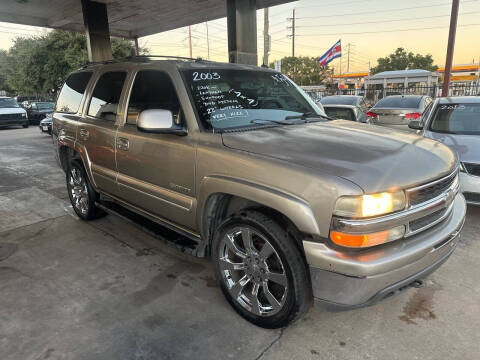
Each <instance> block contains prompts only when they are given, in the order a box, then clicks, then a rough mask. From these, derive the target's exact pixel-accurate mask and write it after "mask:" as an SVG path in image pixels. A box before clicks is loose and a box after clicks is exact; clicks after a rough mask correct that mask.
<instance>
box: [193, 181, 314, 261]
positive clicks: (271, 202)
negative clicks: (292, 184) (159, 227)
mask: <svg viewBox="0 0 480 360" xmlns="http://www.w3.org/2000/svg"><path fill="white" fill-rule="evenodd" d="M200 194H201V195H200V198H199V206H198V209H199V210H200V211H199V212H198V215H197V224H198V226H199V229H200V234H201V236H202V239H203V241H204V243H205V244H204V245H205V247H206V251H207V253H209V252H210V244H211V242H212V240H213V235H214V232H215V229H216V228H217V226H218V225H219V224H220V223H221V222H222V221H223V220H225V219H226V218H228V217H229V216H230V215H231V214H233V213H235V212H238V211H241V210H244V209H249V208H255V209H257V210H259V211H261V212H263V213H265V214H266V215H269V216H271V217H272V218H274V219H275V220H276V221H278V222H280V224H281V225H282V226H284V227H285V228H286V229H287V231H289V232H290V233H291V235H292V236H293V237H294V238H295V239H296V240H297V243H298V245H299V247H300V250H301V253H302V254H303V245H302V243H301V238H302V236H301V235H302V234H310V235H314V234H319V233H320V231H319V229H318V225H317V222H316V220H315V218H314V215H313V212H312V210H311V208H310V207H309V206H308V204H307V203H305V202H304V201H302V200H301V199H298V198H296V197H294V196H292V195H289V194H285V193H282V192H279V191H277V190H274V189H270V188H267V187H264V186H262V185H258V184H253V183H250V182H247V181H244V180H240V179H234V178H226V177H223V176H221V177H220V176H212V177H207V178H205V179H204V181H202V184H201V186H200Z"/></svg>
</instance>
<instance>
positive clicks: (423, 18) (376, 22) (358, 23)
mask: <svg viewBox="0 0 480 360" xmlns="http://www.w3.org/2000/svg"><path fill="white" fill-rule="evenodd" d="M473 14H480V11H472V12H464V13H460V15H473ZM443 17H450V15H436V16H422V17H416V18H411V17H408V18H402V19H393V20H385V21H366V22H365V21H361V22H353V23H336V24H317V25H300V26H297V28H312V27H314V28H316V27H329V26H346V25H364V24H382V23H390V22H397V21H405V20H408V21H412V20H425V19H436V18H443Z"/></svg>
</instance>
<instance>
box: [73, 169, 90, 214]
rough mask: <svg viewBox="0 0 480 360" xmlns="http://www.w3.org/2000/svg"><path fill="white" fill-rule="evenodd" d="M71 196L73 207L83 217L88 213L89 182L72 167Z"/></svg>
mask: <svg viewBox="0 0 480 360" xmlns="http://www.w3.org/2000/svg"><path fill="white" fill-rule="evenodd" d="M69 185H70V194H71V196H72V205H73V206H74V207H75V208H76V209H77V210H78V211H79V212H80V213H82V214H83V215H86V214H87V212H88V188H87V182H86V181H85V179H84V178H83V176H82V172H81V171H80V170H79V169H78V168H76V167H72V168H71V169H70V176H69Z"/></svg>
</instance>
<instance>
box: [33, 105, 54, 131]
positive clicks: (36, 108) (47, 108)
mask: <svg viewBox="0 0 480 360" xmlns="http://www.w3.org/2000/svg"><path fill="white" fill-rule="evenodd" d="M54 108H55V103H54V102H49V101H41V102H40V101H37V102H33V103H30V104H29V105H28V107H27V108H26V110H27V114H28V120H29V122H30V124H31V125H38V124H39V123H40V121H41V120H43V119H45V117H46V116H47V115H48V114H51V113H53V109H54Z"/></svg>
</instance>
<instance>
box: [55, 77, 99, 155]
mask: <svg viewBox="0 0 480 360" xmlns="http://www.w3.org/2000/svg"><path fill="white" fill-rule="evenodd" d="M92 75H93V72H92V71H79V72H75V73H73V74H71V75H70V76H69V77H68V78H67V80H66V81H65V83H64V84H63V86H62V90H61V91H60V94H59V95H58V99H57V103H56V105H55V110H54V113H53V124H52V134H53V140H54V142H55V143H57V142H60V143H63V144H65V145H67V146H69V147H71V148H74V143H75V140H76V136H77V126H78V120H79V119H81V117H82V116H81V113H82V107H83V101H84V94H85V90H86V88H87V85H88V84H89V81H90V79H91V78H92ZM56 145H58V144H56ZM57 147H58V146H57ZM57 156H58V154H57Z"/></svg>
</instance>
